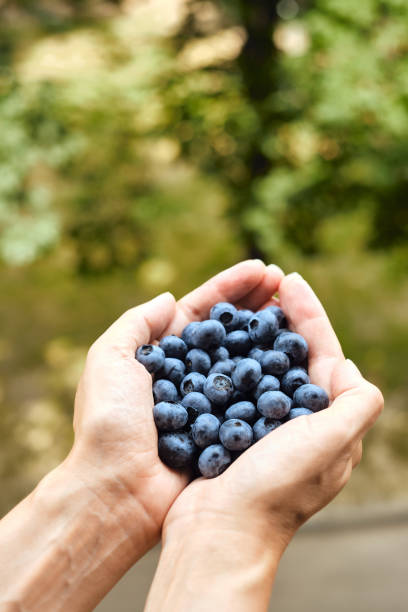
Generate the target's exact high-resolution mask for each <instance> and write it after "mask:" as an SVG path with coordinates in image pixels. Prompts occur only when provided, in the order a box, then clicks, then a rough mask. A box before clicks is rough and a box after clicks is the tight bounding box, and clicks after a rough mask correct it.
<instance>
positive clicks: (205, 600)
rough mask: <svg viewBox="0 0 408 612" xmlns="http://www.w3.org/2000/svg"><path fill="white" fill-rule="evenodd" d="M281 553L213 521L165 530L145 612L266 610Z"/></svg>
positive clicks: (253, 535) (249, 533) (266, 541)
mask: <svg viewBox="0 0 408 612" xmlns="http://www.w3.org/2000/svg"><path fill="white" fill-rule="evenodd" d="M283 550H284V547H282V545H281V543H280V542H277V543H276V544H274V543H273V540H272V539H271V538H266V537H265V536H264V537H262V535H261V533H258V532H257V531H256V530H253V529H250V530H249V529H248V525H247V526H246V529H245V528H242V526H238V525H237V524H236V523H232V522H231V521H229V520H227V521H225V520H223V519H222V518H221V519H220V517H219V516H218V517H217V520H214V521H213V520H210V521H207V520H199V521H197V522H196V523H195V524H194V525H193V524H189V522H188V521H187V522H186V523H185V524H184V526H183V527H182V526H181V524H180V525H178V526H177V527H175V526H174V525H173V526H169V527H167V528H166V529H165V531H164V533H163V546H162V553H161V557H160V562H159V566H158V570H157V573H156V576H155V579H154V581H153V585H152V588H151V592H150V594H149V598H148V603H147V607H146V611H147V612H156V611H157V610H160V611H161V612H167V611H170V610H174V609H177V610H179V611H180V612H183V611H184V610H186V611H187V610H188V611H189V612H198V611H201V610H203V611H206V610H208V609H210V608H215V609H222V610H230V609H234V610H236V611H240V612H241V611H242V612H244V611H246V610H254V609H256V610H260V611H261V610H266V609H267V607H268V603H269V599H270V593H271V591H272V587H273V582H274V578H275V574H276V570H277V567H278V563H279V560H280V558H281V555H282V553H283Z"/></svg>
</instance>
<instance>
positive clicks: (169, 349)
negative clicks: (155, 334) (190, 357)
mask: <svg viewBox="0 0 408 612" xmlns="http://www.w3.org/2000/svg"><path fill="white" fill-rule="evenodd" d="M159 346H160V348H161V349H162V350H163V351H164V353H165V355H166V357H176V359H181V360H183V359H184V357H185V356H186V354H187V350H188V348H187V344H186V343H185V342H184V340H182V339H181V338H179V337H178V336H175V335H171V336H164V338H162V339H161V340H160V342H159Z"/></svg>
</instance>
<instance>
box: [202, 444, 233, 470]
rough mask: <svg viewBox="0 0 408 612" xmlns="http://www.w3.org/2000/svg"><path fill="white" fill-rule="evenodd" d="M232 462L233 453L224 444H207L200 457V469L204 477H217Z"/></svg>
mask: <svg viewBox="0 0 408 612" xmlns="http://www.w3.org/2000/svg"><path fill="white" fill-rule="evenodd" d="M230 463H231V455H230V453H229V452H228V451H227V449H226V448H224V447H223V446H222V444H211V446H207V448H205V449H204V450H203V452H202V453H201V455H200V456H199V458H198V469H199V470H200V472H201V474H202V475H203V476H204V478H215V476H219V475H220V474H222V472H224V471H225V470H226V469H227V467H228V466H229V465H230Z"/></svg>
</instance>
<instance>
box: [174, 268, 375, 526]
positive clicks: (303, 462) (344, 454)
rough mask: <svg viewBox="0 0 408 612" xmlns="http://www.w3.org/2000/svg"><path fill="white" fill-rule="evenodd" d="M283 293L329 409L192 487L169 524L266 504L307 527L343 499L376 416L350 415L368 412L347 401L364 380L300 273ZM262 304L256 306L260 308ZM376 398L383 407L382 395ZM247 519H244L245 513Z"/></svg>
mask: <svg viewBox="0 0 408 612" xmlns="http://www.w3.org/2000/svg"><path fill="white" fill-rule="evenodd" d="M279 295H280V304H281V306H282V308H283V309H284V311H285V313H286V315H287V317H288V319H289V323H290V327H291V329H293V330H294V331H297V332H298V333H300V334H302V335H303V336H304V337H305V338H306V339H307V341H308V344H309V373H310V377H311V381H312V382H313V383H315V384H318V385H320V386H322V387H323V388H325V389H326V390H327V392H328V393H329V395H330V400H331V402H332V406H331V408H330V409H329V410H327V411H323V412H322V413H319V414H316V415H313V417H306V418H305V417H303V418H300V419H295V420H293V421H291V422H289V423H287V424H286V425H284V426H283V427H280V428H278V429H277V430H275V431H273V432H272V433H271V434H269V435H268V436H266V437H265V438H263V439H262V440H261V441H260V442H258V443H257V444H255V445H253V446H252V447H251V448H250V449H248V451H246V452H245V453H243V454H242V455H241V456H240V457H239V459H238V460H237V461H236V462H235V463H234V464H233V465H232V466H231V467H230V468H229V469H228V470H226V472H224V473H223V474H222V475H221V476H219V477H218V478H215V479H213V480H204V479H199V480H197V481H195V482H193V483H192V484H191V485H190V486H189V487H187V488H186V489H185V491H183V493H182V494H181V495H180V496H179V498H178V499H177V501H176V502H175V504H174V505H173V507H172V508H171V510H170V512H169V514H168V516H167V518H166V526H169V525H170V524H172V523H173V522H174V521H178V520H180V519H182V520H186V518H187V519H188V517H190V518H191V517H193V516H196V514H197V512H203V513H210V514H216V513H217V509H219V510H220V511H221V512H222V513H223V515H224V516H225V513H227V514H228V509H230V510H231V513H234V512H235V513H236V510H237V508H238V507H241V508H242V506H243V505H244V504H246V505H247V507H248V506H250V505H251V504H252V505H253V504H257V503H259V502H261V503H262V502H263V501H264V500H268V503H269V504H271V503H272V500H273V502H274V503H275V504H278V505H279V506H280V507H282V508H283V507H285V506H286V508H287V514H288V515H289V514H290V512H293V513H294V514H296V515H298V518H299V520H300V521H301V522H302V521H303V520H305V519H306V518H307V517H308V516H310V515H311V514H313V513H314V512H316V511H317V510H319V509H320V508H321V507H322V506H323V505H325V504H326V503H328V502H329V501H330V500H331V499H332V498H333V497H334V496H335V495H336V494H337V493H338V491H339V490H340V489H341V488H342V486H343V485H344V484H345V482H346V481H347V479H348V477H349V475H350V472H351V468H352V465H353V463H354V464H355V463H357V462H358V460H359V456H360V454H361V443H360V442H359V440H360V438H361V433H362V431H363V429H364V428H365V427H367V423H368V425H369V424H372V423H371V421H372V420H374V419H375V417H376V416H378V414H374V416H373V415H371V416H370V415H363V414H361V417H362V420H363V421H364V423H363V425H361V423H359V421H358V418H357V419H356V420H355V421H353V410H351V411H349V410H347V408H351V409H354V404H356V410H357V409H358V410H359V411H360V412H361V413H363V411H364V410H365V407H364V406H360V405H358V407H357V404H358V400H359V397H358V396H357V394H355V396H354V397H353V398H352V397H351V395H350V392H351V390H352V389H355V388H357V385H358V384H360V377H358V380H357V379H356V377H355V375H353V372H352V373H350V372H348V371H347V368H348V365H347V362H346V361H345V359H344V356H343V353H342V350H341V347H340V344H339V342H338V340H337V338H336V335H335V334H334V332H333V329H332V327H331V325H330V322H329V320H328V318H327V316H326V314H325V312H324V309H323V307H322V305H321V304H320V302H319V300H318V299H317V297H316V296H315V295H314V293H313V292H312V290H311V289H310V287H309V286H308V285H307V284H306V283H305V282H304V281H303V279H301V278H300V277H298V276H297V275H296V276H290V277H286V278H285V279H284V280H283V281H282V282H281V284H280V287H279ZM265 305H266V304H258V308H262V307H263V306H265ZM353 376H354V378H353ZM361 380H363V379H361ZM366 385H369V383H366ZM374 389H375V388H374V387H373V386H372V385H369V393H374V394H375V393H376V391H373V390H374ZM363 399H364V398H363ZM377 399H378V401H377V404H378V405H381V397H379V398H377ZM334 400H336V401H334ZM333 402H334V403H333ZM363 403H364V402H361V401H360V404H363ZM350 414H351V416H350ZM354 414H356V412H355V413H354ZM353 436H354V437H353ZM355 439H356V440H357V442H356V441H355ZM345 440H346V442H347V443H345ZM350 440H351V442H350ZM350 448H351V451H350V452H349V449H350ZM316 484H317V485H318V487H319V491H318V494H317V495H316V493H315V491H316ZM299 485H300V486H299ZM247 509H248V508H247ZM242 515H243V516H247V515H246V514H245V513H244V512H243V513H242Z"/></svg>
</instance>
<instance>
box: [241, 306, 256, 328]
mask: <svg viewBox="0 0 408 612" xmlns="http://www.w3.org/2000/svg"><path fill="white" fill-rule="evenodd" d="M238 314H239V326H238V327H239V329H244V330H245V331H248V323H249V320H250V319H251V318H252V317H253V316H254V313H253V311H252V310H238Z"/></svg>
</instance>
